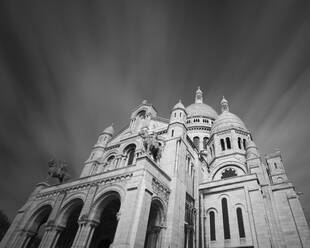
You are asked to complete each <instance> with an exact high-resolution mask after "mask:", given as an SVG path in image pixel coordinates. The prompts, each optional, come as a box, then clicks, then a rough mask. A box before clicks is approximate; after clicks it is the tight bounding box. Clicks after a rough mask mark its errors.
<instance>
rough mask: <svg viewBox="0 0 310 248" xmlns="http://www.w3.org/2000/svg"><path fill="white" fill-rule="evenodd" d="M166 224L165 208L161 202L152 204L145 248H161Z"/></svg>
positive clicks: (157, 201)
mask: <svg viewBox="0 0 310 248" xmlns="http://www.w3.org/2000/svg"><path fill="white" fill-rule="evenodd" d="M163 223H164V208H163V205H162V203H161V202H160V201H159V200H157V199H156V200H153V201H152V203H151V209H150V215H149V220H148V224H147V231H146V237H145V242H144V248H160V247H161V242H162V229H163Z"/></svg>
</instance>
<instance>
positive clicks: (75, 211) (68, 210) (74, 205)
mask: <svg viewBox="0 0 310 248" xmlns="http://www.w3.org/2000/svg"><path fill="white" fill-rule="evenodd" d="M82 207H83V201H82V200H81V199H76V200H73V201H72V202H70V203H69V204H68V205H67V207H65V210H64V213H63V214H61V215H60V218H61V220H60V221H61V225H63V226H64V227H65V229H64V230H63V231H62V232H61V234H60V236H59V239H58V241H57V244H56V248H68V247H71V245H72V244H73V241H74V238H75V235H76V232H77V230H78V228H79V224H78V219H79V216H80V213H81V210H82Z"/></svg>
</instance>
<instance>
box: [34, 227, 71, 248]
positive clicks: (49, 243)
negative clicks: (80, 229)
mask: <svg viewBox="0 0 310 248" xmlns="http://www.w3.org/2000/svg"><path fill="white" fill-rule="evenodd" d="M64 229H65V228H64V227H62V226H48V227H46V231H45V233H44V235H43V238H42V241H41V243H40V246H39V248H53V247H55V246H56V243H57V241H58V238H59V236H60V234H61V232H63V230H64Z"/></svg>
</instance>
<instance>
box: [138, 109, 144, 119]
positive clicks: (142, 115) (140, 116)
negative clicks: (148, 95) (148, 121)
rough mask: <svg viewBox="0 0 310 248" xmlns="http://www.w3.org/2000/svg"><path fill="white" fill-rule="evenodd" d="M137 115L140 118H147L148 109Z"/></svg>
mask: <svg viewBox="0 0 310 248" xmlns="http://www.w3.org/2000/svg"><path fill="white" fill-rule="evenodd" d="M137 116H138V117H139V118H140V119H145V117H146V111H145V110H141V111H140V112H139V113H138V114H137Z"/></svg>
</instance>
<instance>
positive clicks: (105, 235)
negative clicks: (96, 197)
mask: <svg viewBox="0 0 310 248" xmlns="http://www.w3.org/2000/svg"><path fill="white" fill-rule="evenodd" d="M120 206H121V202H120V197H119V195H118V193H116V192H113V193H110V194H109V195H107V196H105V197H104V198H103V199H102V200H101V201H100V203H99V204H98V205H97V206H96V208H95V210H94V211H95V212H96V213H95V216H94V219H96V220H99V225H98V226H97V227H96V229H95V231H94V235H93V237H92V241H91V244H90V248H109V247H110V245H111V244H112V243H113V240H114V235H115V232H116V228H117V223H118V217H117V213H118V211H119V209H120Z"/></svg>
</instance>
